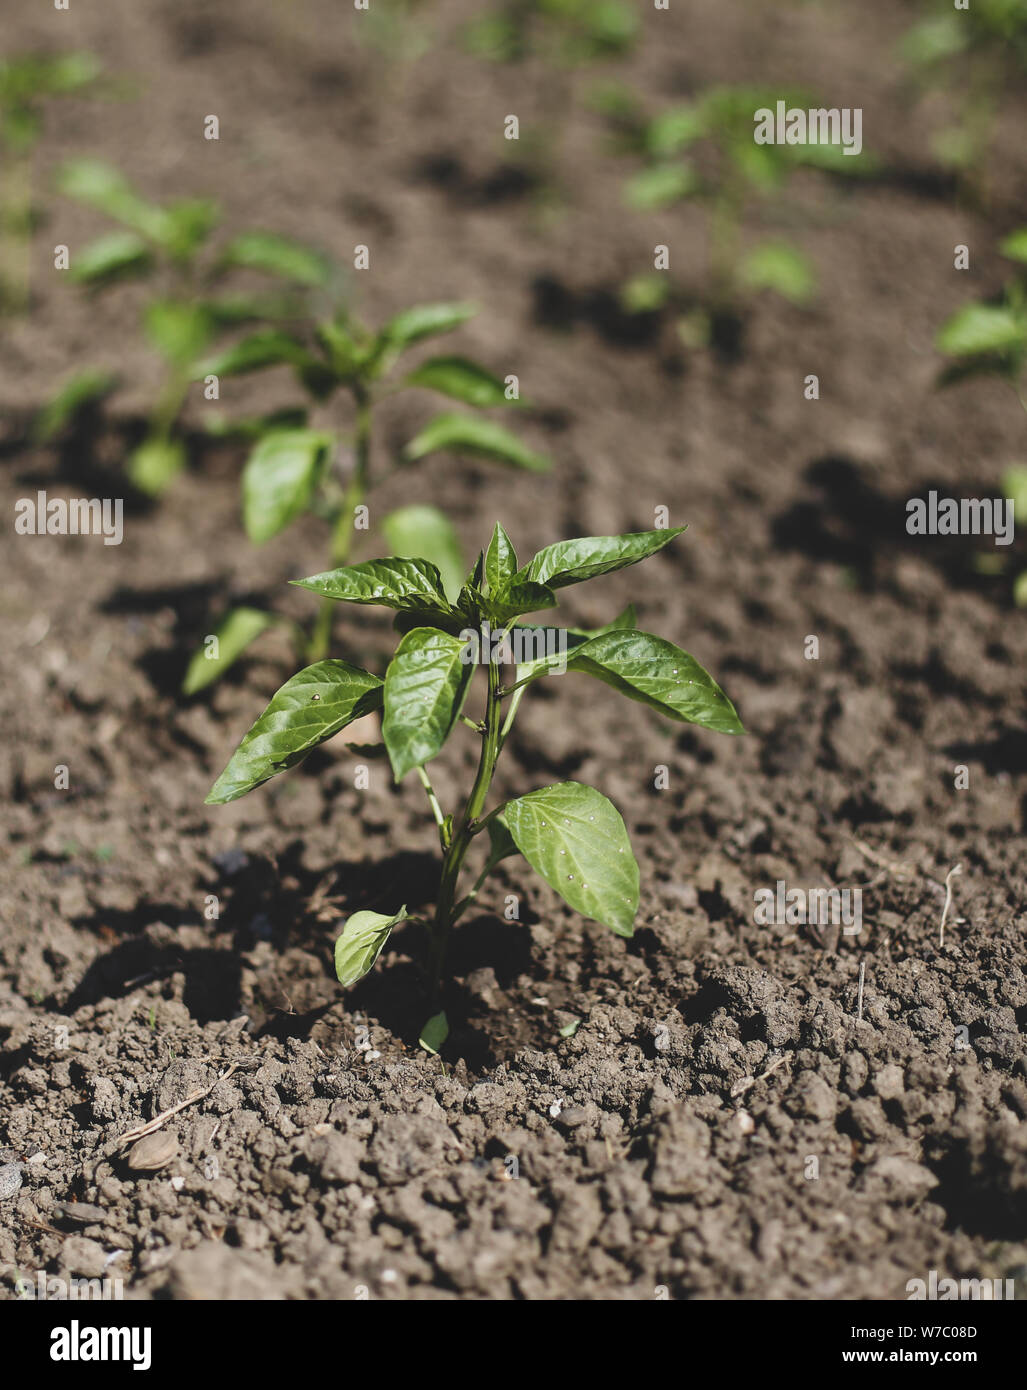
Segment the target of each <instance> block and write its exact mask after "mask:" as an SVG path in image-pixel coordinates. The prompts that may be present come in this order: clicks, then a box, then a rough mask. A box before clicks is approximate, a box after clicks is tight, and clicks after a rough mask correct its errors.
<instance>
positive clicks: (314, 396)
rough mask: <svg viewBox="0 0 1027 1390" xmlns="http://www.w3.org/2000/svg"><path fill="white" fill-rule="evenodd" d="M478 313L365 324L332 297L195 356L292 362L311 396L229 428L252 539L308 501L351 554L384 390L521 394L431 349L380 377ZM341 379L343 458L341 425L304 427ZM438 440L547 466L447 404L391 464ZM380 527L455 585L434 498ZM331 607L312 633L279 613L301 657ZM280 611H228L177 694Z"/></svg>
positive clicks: (220, 368)
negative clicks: (329, 310)
mask: <svg viewBox="0 0 1027 1390" xmlns="http://www.w3.org/2000/svg"><path fill="white" fill-rule="evenodd" d="M475 312H476V310H475V308H474V306H473V305H468V304H425V305H419V306H417V307H414V308H411V309H407V310H405V311H404V312H403V313H400V314H397V315H396V316H395V317H394V318H392V319H390V320H389V322H388V323H386V324H385V325H384V327H382V328H381V329H379V330H378V331H377V332H371V331H369V330H368V329H367V328H365V327H364V326H363V325H362V324H360V323H359V322H358V321H357V320H356V319H354V318H353V317H352V316H351V315H350V314H349V313H348V312H347V311H346V310H345V309H342V308H337V309H336V310H335V312H334V313H333V314H331V315H330V316H327V317H324V318H321V319H319V320H312V321H310V322H308V323H307V324H305V325H304V326H303V327H302V328H295V329H293V330H291V331H288V332H286V331H283V330H282V329H276V328H261V329H258V330H257V331H256V332H255V333H252V334H250V335H248V336H246V337H244V338H242V339H241V340H240V341H239V342H237V343H235V344H234V345H233V346H231V347H229V348H227V349H226V350H225V351H224V352H221V353H219V354H218V355H216V356H214V357H212V358H210V359H208V360H207V361H205V362H201V363H200V364H199V365H198V367H197V369H196V370H197V374H198V375H204V376H206V375H215V376H218V377H222V376H232V375H239V374H241V373H244V372H252V371H256V370H259V369H262V368H265V367H271V366H289V367H291V368H292V369H293V371H294V372H295V374H296V376H297V378H298V380H299V382H300V384H301V385H302V386H303V388H304V390H305V391H306V393H307V396H308V398H309V406H308V407H300V408H297V409H295V410H291V411H287V412H279V413H278V414H277V415H275V416H271V417H263V418H261V419H257V420H251V421H241V422H239V423H238V424H237V425H235V426H234V427H233V428H234V429H235V430H236V431H237V432H238V433H241V434H243V435H246V436H248V437H250V438H252V439H254V440H255V441H256V442H255V444H254V447H253V450H252V452H251V454H250V456H249V460H248V462H247V464H246V467H245V470H244V472H243V477H242V501H243V523H244V525H245V527H246V532H247V535H248V536H249V538H250V540H252V541H253V542H254V544H256V545H261V544H263V543H264V542H265V541H267V540H270V539H271V537H272V536H275V535H277V534H278V533H279V532H280V531H282V530H283V529H284V528H285V527H286V526H288V525H289V524H290V523H291V522H293V521H295V520H296V519H297V518H298V517H300V516H302V515H304V514H306V513H308V512H312V513H314V514H316V515H319V516H321V517H323V518H324V519H325V520H326V521H328V522H329V523H330V525H331V529H332V540H331V553H330V559H331V562H332V564H334V565H345V564H346V563H348V561H349V558H350V553H351V549H352V545H353V539H354V536H355V534H356V531H357V530H358V529H359V530H365V531H366V530H370V511H369V509H368V507H367V498H368V496H369V494H370V492H371V490H372V488H373V487H374V486H375V485H376V484H378V483H380V482H381V481H382V480H383V476H384V474H382V473H380V472H379V471H378V470H376V469H375V467H374V460H373V456H372V446H373V442H374V441H373V428H374V420H375V410H376V407H377V406H378V405H379V403H380V402H381V401H382V400H383V399H385V398H386V397H387V396H391V395H394V394H395V393H396V392H398V391H402V390H406V389H408V388H415V387H419V388H422V389H425V390H430V391H437V392H439V393H440V394H441V395H444V396H448V397H450V398H451V399H453V400H457V401H460V402H462V403H463V404H464V405H469V406H472V407H474V408H476V409H479V410H482V409H488V408H490V407H493V406H506V407H509V406H510V405H511V404H513V403H516V402H517V401H518V400H519V394H520V393H519V385H518V383H517V382H516V379H515V378H512V377H508V378H507V379H506V380H505V381H501V380H500V379H499V378H498V377H496V376H493V374H492V373H491V372H490V371H488V370H487V369H486V368H484V367H481V366H479V365H478V364H477V363H476V362H473V361H470V360H469V359H468V358H466V357H460V356H455V355H445V356H435V357H429V358H427V359H426V360H425V361H423V362H421V363H420V364H419V365H418V366H416V367H414V369H413V370H412V371H410V372H408V373H407V374H406V375H405V376H404V377H403V378H402V380H400V381H398V382H396V383H394V384H392V385H385V384H383V383H384V382H385V378H386V377H388V375H389V373H390V372H391V371H392V369H393V367H394V366H395V365H396V364H397V362H398V360H399V358H400V357H401V356H402V355H403V354H404V353H405V352H406V351H407V350H408V349H409V348H411V347H413V346H414V345H415V344H417V343H420V342H422V341H423V340H426V339H428V338H433V337H437V336H438V335H439V334H443V333H449V332H451V331H452V330H454V329H456V328H459V327H460V325H461V324H463V323H465V322H466V321H467V319H469V318H470V317H471V316H472V315H473V314H474V313H475ZM340 390H342V391H345V392H347V393H348V394H349V396H350V399H351V404H352V408H353V414H354V429H353V435H352V440H351V448H350V449H349V450H346V451H345V452H346V453H347V454H348V455H349V459H348V462H349V467H348V468H346V467H345V464H344V461H343V457H342V455H343V450H342V439H341V437H340V435H339V434H338V432H337V431H336V430H334V429H320V428H311V427H310V426H309V423H308V420H309V409H312V408H313V407H314V406H315V405H320V404H321V403H324V402H326V401H328V400H329V399H330V398H331V397H332V396H334V395H335V394H336V393H337V392H338V391H340ZM442 451H449V452H453V453H457V454H469V455H473V456H476V457H480V458H486V459H490V460H493V461H495V462H499V463H504V464H508V465H510V466H512V467H515V468H521V469H526V470H527V471H529V472H542V471H544V470H546V469H548V467H549V460H548V459H547V458H545V457H543V456H542V455H540V454H537V453H535V452H533V451H532V450H531V449H529V448H528V447H527V446H526V445H525V444H524V443H522V442H521V440H520V439H518V437H517V436H516V435H514V434H512V433H511V432H510V431H509V430H507V429H505V428H504V427H503V426H501V425H499V424H496V423H495V422H494V421H492V420H490V419H487V418H481V417H478V416H474V415H467V414H463V413H457V412H453V411H446V412H444V413H442V414H440V415H436V416H434V417H433V418H432V419H430V420H429V421H428V423H427V424H426V425H425V426H424V427H423V428H422V429H421V430H420V431H419V432H418V433H417V435H416V436H415V437H414V438H413V439H412V440H410V442H409V443H408V444H407V445H406V446H405V447H404V449H403V450H402V453H401V455H400V457H399V458H398V459H397V460H395V462H394V464H393V468H395V467H399V466H404V465H407V464H410V463H414V462H416V461H418V460H420V459H424V458H427V457H428V456H429V455H432V454H437V453H439V452H442ZM389 471H392V470H389ZM382 530H383V532H384V536H385V539H386V541H387V542H388V546H389V548H390V551H391V553H392V554H393V555H397V556H401V557H403V556H417V557H420V558H421V559H425V560H429V561H430V562H431V563H432V564H434V565H436V566H437V568H438V570H439V572H440V574H441V577H442V582H443V584H444V586H445V589H446V592H447V593H455V592H457V591H458V590H459V588H460V584H461V582H462V577H463V571H464V568H465V566H464V558H463V555H462V553H461V549H460V544H459V541H458V539H457V536H456V533H455V531H454V530H453V526H452V523H451V522H450V521H449V519H448V518H447V517H446V516H445V515H444V514H443V513H442V512H441V511H439V509H438V508H437V507H431V506H427V505H413V506H406V507H401V508H399V509H398V510H397V511H394V512H391V513H390V514H389V515H388V516H386V517H385V519H384V521H383V522H382ZM334 613H335V606H334V604H333V603H332V601H331V600H330V599H325V600H324V601H323V602H322V604H321V608H320V611H319V613H318V616H317V619H316V621H315V623H314V625H313V628H312V630H311V631H310V632H309V633H308V632H306V631H305V630H304V629H302V628H300V627H299V626H298V624H294V623H288V624H287V626H289V627H290V629H291V631H292V633H293V636H294V638H295V639H296V646H297V651H298V655H299V658H300V659H303V660H308V661H320V660H323V659H324V657H325V656H326V655H327V653H328V651H329V650H330V644H331V625H332V620H333V617H334ZM282 621H284V620H282V619H280V618H279V617H277V616H276V615H275V614H273V613H267V612H263V611H262V610H259V609H255V608H250V607H244V608H236V609H233V610H231V611H230V612H229V613H227V614H226V615H225V616H224V617H223V618H222V619H221V620H220V622H219V623H218V625H217V627H216V629H215V631H214V632H213V633H212V634H211V636H212V637H216V639H217V641H216V644H214V645H213V647H208V645H207V644H206V643H205V644H204V647H202V648H201V649H200V650H199V651H197V652H196V653H195V655H194V656H193V659H192V661H191V662H190V664H189V668H188V671H187V672H186V676H185V680H184V682H183V687H182V688H183V693H184V694H187V695H191V694H194V693H195V692H196V691H198V690H202V689H203V688H204V687H205V686H207V685H210V684H211V683H212V682H213V681H215V680H217V679H218V677H219V676H220V675H221V674H222V673H223V672H224V671H225V670H227V669H228V667H229V666H230V665H231V664H232V662H233V661H235V660H236V659H237V658H238V657H239V656H240V655H241V654H242V652H243V651H244V650H245V649H246V647H248V646H249V644H250V643H251V642H252V641H254V640H255V638H257V637H258V636H259V635H260V634H261V633H262V632H263V631H265V630H266V629H267V628H268V627H269V626H270V625H271V624H272V623H280V622H282ZM212 652H213V653H216V655H214V656H212Z"/></svg>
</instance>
